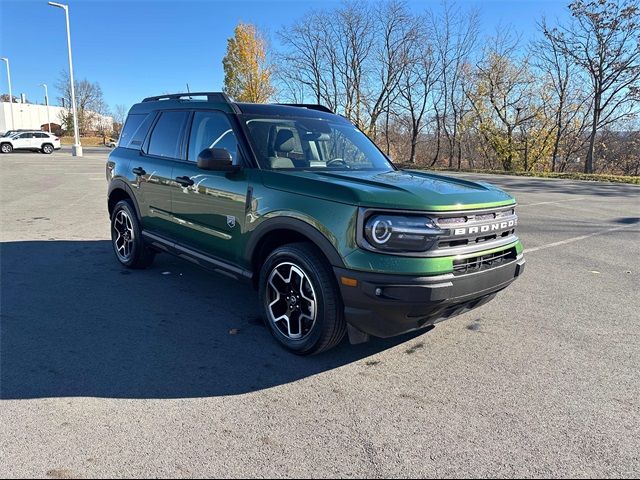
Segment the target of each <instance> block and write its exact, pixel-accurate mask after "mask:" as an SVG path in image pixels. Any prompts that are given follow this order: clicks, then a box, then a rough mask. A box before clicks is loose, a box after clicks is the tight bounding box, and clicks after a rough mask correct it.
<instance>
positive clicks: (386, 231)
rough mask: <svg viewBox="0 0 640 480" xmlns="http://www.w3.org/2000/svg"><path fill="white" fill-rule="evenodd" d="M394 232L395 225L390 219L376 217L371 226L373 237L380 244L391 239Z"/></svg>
mask: <svg viewBox="0 0 640 480" xmlns="http://www.w3.org/2000/svg"><path fill="white" fill-rule="evenodd" d="M392 233H393V225H392V223H391V220H389V219H386V218H385V219H375V220H374V222H373V225H372V227H371V239H372V240H373V241H374V243H376V244H378V245H383V244H385V243H387V242H388V241H389V239H390V238H391V234H392Z"/></svg>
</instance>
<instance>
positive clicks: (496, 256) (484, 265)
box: [453, 248, 518, 275]
mask: <svg viewBox="0 0 640 480" xmlns="http://www.w3.org/2000/svg"><path fill="white" fill-rule="evenodd" d="M517 256H518V254H517V252H516V249H515V248H510V249H508V250H503V251H501V252H494V253H489V254H487V255H480V256H477V257H470V258H464V259H462V260H454V261H453V274H454V275H464V274H465V273H474V272H479V271H482V270H488V269H490V268H495V267H499V266H500V265H504V264H505V263H509V262H512V261H513V260H515V259H516V257H517Z"/></svg>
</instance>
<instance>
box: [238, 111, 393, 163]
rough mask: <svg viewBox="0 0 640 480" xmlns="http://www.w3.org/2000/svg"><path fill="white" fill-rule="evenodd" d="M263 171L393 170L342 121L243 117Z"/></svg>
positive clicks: (338, 119) (356, 131) (365, 138)
mask: <svg viewBox="0 0 640 480" xmlns="http://www.w3.org/2000/svg"><path fill="white" fill-rule="evenodd" d="M242 117H243V120H244V122H245V123H246V125H247V128H248V130H249V141H250V142H251V144H252V147H253V149H254V151H255V152H256V155H257V157H258V162H259V163H260V166H261V167H262V168H265V169H269V170H271V169H285V170H327V169H331V170H380V171H389V170H393V169H394V167H393V166H392V165H391V164H390V163H389V161H388V160H387V159H386V157H385V156H384V155H383V154H382V153H381V152H380V150H378V148H377V147H376V146H375V145H374V144H373V142H372V141H371V140H369V138H367V136H366V135H364V134H363V133H362V132H361V131H360V130H358V129H357V128H356V127H354V126H353V125H352V124H350V123H348V122H347V121H345V120H341V119H340V118H337V119H336V120H335V121H332V120H327V119H319V118H303V117H300V118H298V117H260V116H252V115H243V116H242Z"/></svg>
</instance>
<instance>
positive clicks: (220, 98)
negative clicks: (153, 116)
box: [142, 92, 231, 103]
mask: <svg viewBox="0 0 640 480" xmlns="http://www.w3.org/2000/svg"><path fill="white" fill-rule="evenodd" d="M189 97H207V101H208V102H221V103H231V100H229V97H228V96H227V94H226V93H223V92H187V93H167V94H165V95H158V96H155V97H147V98H145V99H144V100H142V101H143V102H156V101H158V100H179V99H181V98H189Z"/></svg>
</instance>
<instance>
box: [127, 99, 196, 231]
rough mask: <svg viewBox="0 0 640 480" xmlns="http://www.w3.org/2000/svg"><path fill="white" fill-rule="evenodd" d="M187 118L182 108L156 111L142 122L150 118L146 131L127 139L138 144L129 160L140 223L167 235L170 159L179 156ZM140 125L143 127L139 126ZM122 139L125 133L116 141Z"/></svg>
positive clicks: (170, 222)
mask: <svg viewBox="0 0 640 480" xmlns="http://www.w3.org/2000/svg"><path fill="white" fill-rule="evenodd" d="M152 115H153V114H152ZM187 118H188V112H186V111H172V110H167V111H164V112H159V113H157V114H155V116H154V117H152V118H149V117H148V118H145V119H144V120H143V122H142V123H144V122H153V124H152V126H151V132H150V133H149V134H147V135H146V136H145V137H142V135H138V136H137V137H136V136H134V137H133V138H132V139H131V143H134V144H137V143H138V142H139V143H140V144H142V146H141V148H140V150H139V153H138V155H136V156H134V157H133V158H132V159H131V162H130V164H129V165H130V169H131V173H132V175H134V178H135V181H134V182H133V183H132V187H133V188H134V189H135V190H134V191H135V194H136V198H137V200H138V206H139V207H140V213H141V216H142V226H143V228H144V230H146V231H148V232H154V233H157V234H160V235H163V236H166V237H171V233H172V230H173V225H172V223H173V222H172V217H171V184H172V178H173V177H172V170H173V165H174V162H175V161H176V160H181V159H182V158H183V153H182V152H183V145H182V138H183V136H184V128H185V125H186V121H187ZM141 129H143V131H144V128H143V127H142V126H141ZM123 134H124V131H123ZM126 141H127V139H126V137H125V138H124V139H122V140H121V141H120V146H122V142H126ZM134 146H136V145H134Z"/></svg>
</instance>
